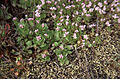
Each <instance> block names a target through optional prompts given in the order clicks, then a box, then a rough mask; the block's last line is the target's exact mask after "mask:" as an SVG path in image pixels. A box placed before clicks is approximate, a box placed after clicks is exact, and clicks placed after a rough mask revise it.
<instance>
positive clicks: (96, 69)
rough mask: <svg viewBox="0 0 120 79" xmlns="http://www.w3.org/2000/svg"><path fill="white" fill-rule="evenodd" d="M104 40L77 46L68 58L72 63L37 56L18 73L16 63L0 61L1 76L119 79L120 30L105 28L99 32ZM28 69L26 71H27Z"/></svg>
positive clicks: (43, 78) (55, 78)
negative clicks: (86, 46) (63, 64)
mask: <svg viewBox="0 0 120 79" xmlns="http://www.w3.org/2000/svg"><path fill="white" fill-rule="evenodd" d="M100 37H101V40H102V43H101V44H100V45H97V46H96V47H94V48H89V49H86V50H83V49H81V50H78V52H79V58H76V55H75V53H73V54H72V55H70V56H69V57H68V58H69V60H70V64H69V65H67V66H60V65H59V63H58V61H57V60H56V59H54V60H52V61H50V62H46V63H45V62H41V61H40V60H39V59H38V58H34V59H29V60H26V61H25V63H24V64H23V65H24V66H25V69H21V71H20V72H21V73H19V75H18V76H15V75H14V73H15V71H14V72H11V71H10V69H11V68H14V66H15V64H14V63H11V62H3V63H1V64H0V77H1V78H0V79H4V78H5V77H6V79H119V78H120V30H119V29H113V30H111V32H109V31H107V30H106V28H104V30H102V31H101V32H100ZM24 70H25V72H24Z"/></svg>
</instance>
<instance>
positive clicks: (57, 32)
mask: <svg viewBox="0 0 120 79" xmlns="http://www.w3.org/2000/svg"><path fill="white" fill-rule="evenodd" d="M66 1H67V2H66ZM108 5H109V6H108ZM44 11H45V12H44ZM119 12H120V8H119V0H113V1H112V2H111V4H109V2H108V0H104V1H101V0H91V1H88V0H41V1H40V4H38V5H37V6H36V9H35V18H28V17H27V16H26V19H27V20H24V19H21V20H20V23H16V19H17V18H13V21H14V22H15V24H16V26H17V25H19V27H18V31H19V33H20V34H21V36H23V38H25V37H26V39H27V37H29V38H28V39H27V41H28V42H27V44H26V45H28V47H27V48H30V47H31V46H33V48H37V49H39V50H41V51H43V50H48V48H50V47H51V46H52V47H51V49H54V48H56V49H55V51H54V52H55V53H56V55H57V57H58V60H59V61H60V62H61V63H62V64H63V63H68V61H67V55H68V54H70V50H71V48H70V47H69V46H68V45H71V46H72V47H73V45H74V44H75V43H76V42H78V41H80V40H81V42H80V44H81V47H91V46H94V45H95V44H96V43H97V41H99V35H98V33H96V31H95V29H96V28H97V29H98V26H99V27H104V26H108V27H110V26H113V25H115V24H119V23H120V17H119V16H120V15H119V14H118V13H119ZM48 17H49V18H48ZM46 18H47V19H48V20H47V21H45V20H46ZM51 19H52V20H51ZM34 20H35V21H34ZM26 21H27V22H26ZM34 22H35V23H34ZM26 23H28V24H26ZM32 26H35V27H34V29H33V28H32V30H31V27H32ZM51 28H52V30H51ZM88 29H90V31H92V32H93V34H94V36H96V38H95V39H94V40H93V41H92V42H91V41H90V39H89V38H90V37H89V34H88V33H89V30H88ZM94 32H95V33H94ZM31 36H32V37H31ZM30 41H31V42H30ZM25 42H26V41H25ZM29 52H30V51H29ZM41 57H42V58H47V54H42V55H41ZM64 60H65V61H66V62H65V61H64Z"/></svg>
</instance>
